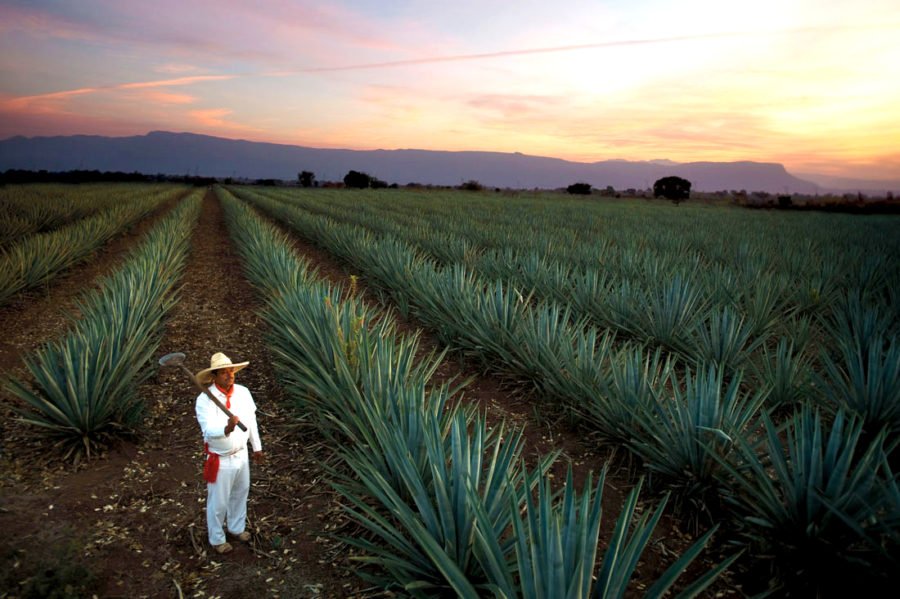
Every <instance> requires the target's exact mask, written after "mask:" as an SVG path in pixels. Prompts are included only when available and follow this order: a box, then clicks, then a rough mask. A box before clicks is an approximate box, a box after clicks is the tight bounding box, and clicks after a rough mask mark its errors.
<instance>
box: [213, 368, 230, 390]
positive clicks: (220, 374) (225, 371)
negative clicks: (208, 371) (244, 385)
mask: <svg viewBox="0 0 900 599" xmlns="http://www.w3.org/2000/svg"><path fill="white" fill-rule="evenodd" d="M213 380H215V381H216V384H217V385H218V386H220V387H221V388H223V389H225V390H226V391H227V390H229V389H231V386H232V385H233V384H234V368H219V369H218V370H213Z"/></svg>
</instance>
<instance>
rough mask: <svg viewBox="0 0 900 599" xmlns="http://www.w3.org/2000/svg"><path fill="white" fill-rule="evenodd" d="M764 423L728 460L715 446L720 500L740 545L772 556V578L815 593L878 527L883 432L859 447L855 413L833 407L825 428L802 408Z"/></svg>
mask: <svg viewBox="0 0 900 599" xmlns="http://www.w3.org/2000/svg"><path fill="white" fill-rule="evenodd" d="M762 424H763V427H764V436H763V437H762V439H761V440H760V441H759V443H752V442H751V441H748V440H746V439H744V438H737V439H736V443H735V456H733V457H734V459H733V460H732V461H731V462H728V461H726V459H723V457H722V456H721V455H719V454H718V452H715V451H711V452H710V456H711V457H713V458H714V459H715V460H716V461H717V462H719V463H720V464H721V465H722V467H723V470H722V474H723V475H725V476H726V477H727V483H726V484H727V487H728V489H729V491H728V493H727V495H726V499H727V501H728V502H729V503H730V504H732V506H733V507H734V512H733V514H734V518H735V520H736V526H737V527H738V531H739V534H740V538H741V539H742V540H743V542H744V543H746V544H748V545H750V546H752V547H753V548H754V550H755V551H754V554H755V555H757V556H768V557H769V558H770V559H771V569H772V573H773V575H774V576H775V577H776V579H777V583H780V584H782V585H784V586H785V587H787V588H790V589H791V590H792V591H794V592H800V591H801V589H807V590H809V591H812V592H815V591H816V589H818V590H819V592H821V591H822V590H824V589H828V588H829V585H833V584H836V583H842V581H841V579H842V578H844V577H847V576H849V574H850V572H852V571H853V570H854V569H855V567H854V565H853V564H854V562H856V564H857V565H858V564H859V563H860V560H865V558H866V554H867V553H870V550H869V549H867V548H866V547H865V545H864V543H863V541H864V536H863V531H866V530H872V529H873V527H878V526H879V522H880V521H881V520H882V518H883V512H882V506H883V501H884V497H885V496H884V494H883V487H884V485H885V483H886V482H887V480H889V477H886V476H885V474H884V471H883V464H885V452H884V435H883V434H882V435H879V436H877V437H876V438H875V439H874V440H873V441H872V442H871V443H869V444H868V445H865V446H864V445H863V444H862V443H861V434H862V424H863V423H862V421H861V420H860V419H859V418H854V417H850V416H848V415H847V413H846V412H844V411H838V412H837V414H836V415H835V418H834V422H833V423H832V424H831V426H830V430H829V427H828V425H827V424H826V422H825V421H824V419H823V418H822V416H821V414H820V413H819V412H816V411H814V410H813V409H811V408H809V407H807V406H804V407H802V408H801V410H800V411H799V412H797V413H796V414H795V415H794V416H793V417H792V418H791V419H789V420H788V421H787V422H786V423H785V425H784V427H778V426H777V425H776V424H775V423H773V422H772V420H771V419H770V418H769V417H768V416H766V415H763V417H762ZM895 513H896V510H895ZM832 590H833V589H832Z"/></svg>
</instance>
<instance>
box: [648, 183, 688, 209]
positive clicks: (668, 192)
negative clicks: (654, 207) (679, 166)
mask: <svg viewBox="0 0 900 599" xmlns="http://www.w3.org/2000/svg"><path fill="white" fill-rule="evenodd" d="M653 197H655V198H660V197H662V198H666V199H668V200H672V201H673V202H675V203H676V204H677V203H678V202H680V201H681V200H686V199H688V198H689V197H691V182H690V181H688V180H687V179H682V178H681V177H674V176H673V177H663V178H662V179H659V180H657V181H656V182H655V183H654V184H653Z"/></svg>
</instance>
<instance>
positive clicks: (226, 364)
mask: <svg viewBox="0 0 900 599" xmlns="http://www.w3.org/2000/svg"><path fill="white" fill-rule="evenodd" d="M249 363H250V362H238V363H237V364H232V363H231V358H229V357H228V356H226V355H225V354H223V353H222V352H219V353H217V354H213V356H212V358H210V359H209V368H204V369H203V370H201V371H200V372H198V373H197V374H195V375H194V378H195V379H197V382H198V383H200V384H201V385H209V384H211V383H212V382H213V378H214V377H215V375H214V374H213V373H212V372H213V370H219V369H221V368H234V371H235V372H237V371H238V370H243V369H244V368H246V367H247V364H249Z"/></svg>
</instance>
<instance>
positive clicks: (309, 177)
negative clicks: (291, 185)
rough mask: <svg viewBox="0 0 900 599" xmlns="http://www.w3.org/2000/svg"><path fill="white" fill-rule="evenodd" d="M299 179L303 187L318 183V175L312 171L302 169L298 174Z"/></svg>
mask: <svg viewBox="0 0 900 599" xmlns="http://www.w3.org/2000/svg"><path fill="white" fill-rule="evenodd" d="M297 180H298V181H300V185H302V186H303V187H312V186H313V185H315V183H316V175H315V173H313V172H311V171H302V172H301V173H300V174H299V175H297Z"/></svg>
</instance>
